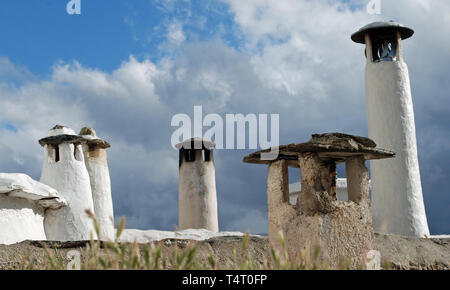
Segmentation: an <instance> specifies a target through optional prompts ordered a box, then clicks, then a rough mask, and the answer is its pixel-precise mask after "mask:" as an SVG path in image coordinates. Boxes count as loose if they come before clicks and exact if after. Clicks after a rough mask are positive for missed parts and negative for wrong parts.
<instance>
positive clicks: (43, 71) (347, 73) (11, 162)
mask: <svg viewBox="0 0 450 290" xmlns="http://www.w3.org/2000/svg"><path fill="white" fill-rule="evenodd" d="M4 2H5V3H2V5H1V6H0V39H1V45H0V108H1V110H2V114H1V115H0V171H2V172H24V173H27V174H29V175H30V176H32V177H33V178H35V179H39V177H40V170H41V163H42V149H41V148H40V146H39V145H38V144H37V140H38V139H39V138H42V137H44V136H45V134H46V133H47V130H48V129H50V128H51V127H53V126H54V125H56V124H63V125H67V126H70V127H72V128H73V129H75V130H76V131H77V130H79V129H81V127H84V126H86V125H88V126H93V127H95V129H96V131H97V133H98V134H99V135H100V136H101V137H104V138H105V139H107V140H108V141H110V143H111V144H112V146H113V147H112V148H111V149H110V150H109V163H110V169H111V177H112V186H113V199H114V209H115V214H116V216H118V217H119V216H122V215H123V216H126V218H127V221H128V227H130V228H140V229H150V228H151V229H161V230H172V229H173V228H174V226H175V225H176V224H177V195H178V183H177V178H178V176H177V173H178V171H177V170H178V168H177V167H178V154H177V152H176V151H175V152H174V150H173V149H172V148H171V145H170V136H171V134H172V132H173V130H174V128H172V127H171V126H170V121H171V118H172V116H173V114H176V113H186V114H189V115H192V113H193V107H194V106H195V105H203V109H204V114H207V113H217V114H220V115H223V114H225V113H234V114H237V113H255V114H271V113H278V114H280V126H281V131H280V141H281V143H292V142H302V141H307V140H308V139H309V138H310V135H311V134H313V133H322V132H334V131H341V132H347V133H351V134H358V135H367V121H366V103H365V93H364V65H365V63H364V51H363V47H362V46H360V45H356V44H354V43H352V42H351V41H350V35H351V33H353V32H354V31H356V30H357V29H359V28H360V27H362V26H363V25H365V24H367V23H370V22H373V21H376V20H390V19H395V20H398V21H400V22H402V23H404V24H405V25H408V26H411V27H412V28H414V29H415V30H416V34H415V36H414V37H413V38H412V39H411V40H408V41H407V42H405V57H406V60H407V62H408V65H409V68H410V74H411V85H412V91H413V99H414V105H415V113H416V125H417V139H418V145H419V159H420V166H421V173H422V184H423V190H424V198H425V205H426V209H427V215H428V220H429V224H430V229H431V231H432V233H434V234H444V233H450V225H449V224H448V220H449V218H450V211H449V210H448V209H449V207H450V193H449V192H448V188H450V181H449V178H448V172H449V171H450V168H449V167H450V165H449V164H450V145H449V144H450V134H449V132H448V128H449V125H450V118H449V117H448V116H449V114H450V106H449V105H448V104H449V96H448V91H450V84H448V82H447V77H446V76H448V75H449V73H450V68H449V65H448V64H449V63H450V40H448V39H447V38H443V37H441V36H442V35H448V34H450V4H449V3H448V1H446V0H433V1H431V0H416V1H414V2H411V1H408V0H397V1H384V0H382V2H381V3H382V14H381V15H369V14H368V13H367V12H366V10H365V6H366V4H367V3H368V1H366V0H347V1H342V2H341V1H339V0H317V1H308V0H282V1H280V0H246V1H242V0H158V1H156V0H154V1H150V0H133V1H118V0H113V1H94V0H81V3H82V11H81V12H82V14H81V15H68V14H67V13H66V4H67V2H69V1H68V0H67V1H66V0H48V1H30V0H14V1H12V0H10V1H4ZM247 153H249V151H245V150H233V151H220V152H217V154H216V163H217V164H216V166H217V169H216V171H217V172H216V173H217V190H218V200H219V218H220V226H221V228H222V229H223V230H239V231H245V230H248V229H250V230H251V231H252V232H255V233H263V232H266V231H267V204H266V192H265V191H266V185H265V182H266V176H267V169H266V168H264V167H263V166H253V165H247V164H243V163H242V162H241V160H242V157H243V156H244V155H246V154H247ZM340 173H342V170H340ZM298 175H299V174H298V173H296V172H291V174H290V176H291V179H292V181H297V180H294V179H295V178H296V177H297V178H298Z"/></svg>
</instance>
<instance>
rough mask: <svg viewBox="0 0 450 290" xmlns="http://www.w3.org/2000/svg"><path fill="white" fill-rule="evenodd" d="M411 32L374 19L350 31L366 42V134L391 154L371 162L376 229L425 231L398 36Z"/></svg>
mask: <svg viewBox="0 0 450 290" xmlns="http://www.w3.org/2000/svg"><path fill="white" fill-rule="evenodd" d="M413 34H414V31H413V30H412V29H410V28H407V27H404V26H402V25H401V24H398V23H396V22H393V21H389V22H375V23H372V24H369V25H367V26H365V27H363V28H361V29H360V30H359V31H358V32H356V33H354V34H353V35H352V40H353V41H354V42H357V43H362V44H365V45H366V57H367V67H366V95H367V119H368V124H369V138H371V139H373V140H374V141H375V142H376V143H377V144H378V146H380V147H381V148H386V149H388V150H392V151H394V152H396V153H397V157H396V158H395V159H392V160H383V161H371V164H370V168H371V173H372V187H373V189H372V208H373V223H374V229H375V231H376V232H380V233H388V234H397V235H404V236H412V237H425V236H429V234H430V232H429V229H428V223H427V217H426V214H425V206H424V201H423V196H422V185H421V180H420V171H419V161H418V157H417V142H416V127H415V122H414V108H413V102H412V97H411V87H410V81H409V72H408V66H407V65H406V63H405V61H404V59H403V51H402V40H404V39H407V38H410V37H411V36H412V35H413Z"/></svg>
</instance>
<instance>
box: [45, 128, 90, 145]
mask: <svg viewBox="0 0 450 290" xmlns="http://www.w3.org/2000/svg"><path fill="white" fill-rule="evenodd" d="M85 142H86V141H85V140H84V139H83V138H82V137H80V136H78V135H76V134H75V131H74V130H72V129H71V128H69V127H66V126H62V125H56V126H55V127H53V128H52V129H50V131H49V132H48V135H47V137H45V138H43V139H41V140H39V144H40V145H41V146H45V145H59V144H62V143H74V144H82V143H85Z"/></svg>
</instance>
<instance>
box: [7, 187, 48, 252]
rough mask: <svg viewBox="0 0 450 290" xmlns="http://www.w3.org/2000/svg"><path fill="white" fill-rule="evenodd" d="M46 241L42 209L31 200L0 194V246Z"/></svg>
mask: <svg viewBox="0 0 450 290" xmlns="http://www.w3.org/2000/svg"><path fill="white" fill-rule="evenodd" d="M46 239H47V238H46V236H45V230H44V208H43V207H41V206H39V205H37V204H36V203H35V202H34V201H31V200H27V199H24V198H17V197H10V196H7V195H4V194H0V244H3V245H10V244H15V243H19V242H22V241H25V240H36V241H45V240H46Z"/></svg>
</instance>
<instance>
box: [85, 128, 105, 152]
mask: <svg viewBox="0 0 450 290" xmlns="http://www.w3.org/2000/svg"><path fill="white" fill-rule="evenodd" d="M79 135H80V136H81V137H82V138H84V139H85V140H86V143H87V145H88V146H90V147H97V148H101V149H107V148H111V144H109V143H108V142H106V141H105V140H103V139H101V138H98V137H97V133H96V132H95V130H94V129H93V128H89V127H84V128H83V129H81V131H80V134H79Z"/></svg>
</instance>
